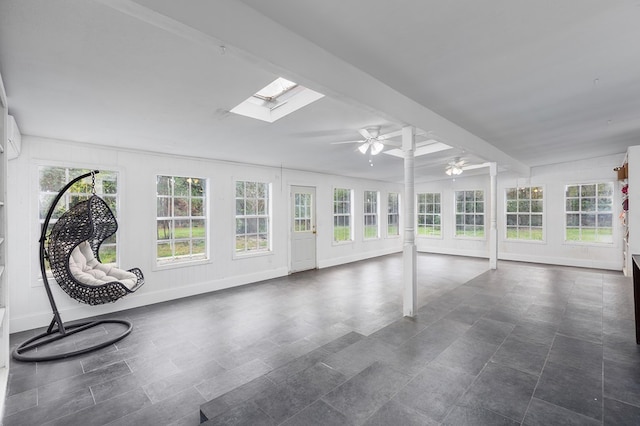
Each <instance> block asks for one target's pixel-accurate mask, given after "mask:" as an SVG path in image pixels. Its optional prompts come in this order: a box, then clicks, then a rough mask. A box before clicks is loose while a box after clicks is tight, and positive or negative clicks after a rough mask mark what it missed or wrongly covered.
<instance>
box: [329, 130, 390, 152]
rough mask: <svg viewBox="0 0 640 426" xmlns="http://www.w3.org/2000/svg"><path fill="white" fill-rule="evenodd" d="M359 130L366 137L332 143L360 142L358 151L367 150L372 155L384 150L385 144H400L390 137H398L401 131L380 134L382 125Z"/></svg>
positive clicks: (333, 143)
mask: <svg viewBox="0 0 640 426" xmlns="http://www.w3.org/2000/svg"><path fill="white" fill-rule="evenodd" d="M358 132H359V133H360V134H361V135H362V137H363V138H364V139H358V140H353V141H341V142H332V145H340V144H345V143H359V144H360V145H359V146H358V151H360V152H361V153H363V154H366V153H367V152H368V153H369V154H370V155H378V154H380V153H381V152H382V150H383V149H384V147H385V145H392V146H399V144H398V143H396V142H392V141H390V140H389V139H390V138H393V137H396V136H398V135H399V134H400V132H392V133H387V134H386V135H381V134H380V127H370V128H367V129H360V130H358Z"/></svg>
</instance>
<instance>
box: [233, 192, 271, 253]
mask: <svg viewBox="0 0 640 426" xmlns="http://www.w3.org/2000/svg"><path fill="white" fill-rule="evenodd" d="M269 190H270V185H269V184H268V183H264V182H252V181H237V182H236V239H235V241H236V247H235V251H236V253H255V252H265V251H269V250H271V238H270V234H269V233H270V206H269V199H270V196H269V192H270V191H269Z"/></svg>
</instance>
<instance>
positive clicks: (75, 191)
mask: <svg viewBox="0 0 640 426" xmlns="http://www.w3.org/2000/svg"><path fill="white" fill-rule="evenodd" d="M90 171H91V170H88V169H73V168H68V167H51V166H40V167H39V168H38V186H39V212H40V214H39V219H40V225H41V227H42V225H43V224H44V221H45V219H46V216H47V212H48V211H49V208H50V207H51V203H52V202H53V200H54V198H56V196H57V195H58V192H59V191H60V190H61V189H62V188H63V187H64V186H65V185H66V184H67V183H69V182H70V181H72V180H73V179H75V178H76V177H78V176H80V175H82V174H85V173H88V172H90ZM95 192H96V194H97V195H99V196H100V197H101V198H102V199H103V200H104V201H105V202H106V203H107V205H108V206H109V208H110V209H111V211H112V212H113V214H114V216H116V218H117V215H118V173H117V172H113V171H108V170H101V171H100V173H98V174H96V175H95ZM91 195H92V190H91V177H88V178H85V179H82V180H80V181H78V182H76V183H75V184H73V185H72V186H71V188H69V190H68V191H67V192H66V193H65V194H64V196H63V197H62V198H61V199H60V201H58V204H57V206H56V208H55V210H54V212H53V215H52V216H51V220H50V221H49V229H48V230H47V235H49V233H50V232H51V228H52V227H53V225H54V224H55V223H56V222H57V221H58V219H59V218H60V216H62V214H63V213H64V212H66V211H67V210H69V209H70V208H71V207H73V206H74V205H76V204H78V203H79V202H81V201H85V200H88V199H89V198H90V197H91ZM98 255H99V256H100V261H101V262H102V263H115V262H116V259H117V233H116V234H114V235H112V236H111V237H109V238H107V239H106V240H105V241H104V242H103V243H102V245H101V246H100V251H99V253H98Z"/></svg>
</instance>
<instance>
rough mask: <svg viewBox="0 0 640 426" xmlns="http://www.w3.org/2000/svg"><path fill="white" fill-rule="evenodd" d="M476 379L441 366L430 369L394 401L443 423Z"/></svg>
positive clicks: (415, 378)
mask: <svg viewBox="0 0 640 426" xmlns="http://www.w3.org/2000/svg"><path fill="white" fill-rule="evenodd" d="M474 378H475V376H474V375H471V374H468V373H465V372H463V371H460V370H454V369H451V368H448V367H445V366H442V365H429V366H427V367H426V368H425V369H424V371H422V372H421V373H420V374H418V375H417V376H416V377H414V378H413V379H412V380H411V382H409V383H408V384H407V385H406V386H405V387H404V388H403V389H401V390H400V391H399V392H398V395H397V396H396V397H395V398H394V399H395V400H396V401H398V402H399V403H401V404H403V405H405V406H408V407H411V408H413V409H416V410H418V411H420V412H422V413H424V414H426V415H427V416H429V417H430V418H431V419H433V420H435V421H438V422H440V421H442V420H443V419H444V417H445V416H446V414H447V413H448V411H449V409H450V408H451V407H452V406H453V405H454V404H455V402H456V400H457V399H458V398H459V397H460V395H462V394H463V393H464V391H465V390H466V389H467V388H468V387H469V385H470V384H471V383H472V382H473V380H474Z"/></svg>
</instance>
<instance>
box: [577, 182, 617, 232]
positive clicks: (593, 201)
mask: <svg viewBox="0 0 640 426" xmlns="http://www.w3.org/2000/svg"><path fill="white" fill-rule="evenodd" d="M612 206H613V183H611V182H606V183H592V184H577V185H567V186H566V188H565V241H575V242H578V241H580V242H589V243H606V244H613V212H612V210H613V208H612Z"/></svg>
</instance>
